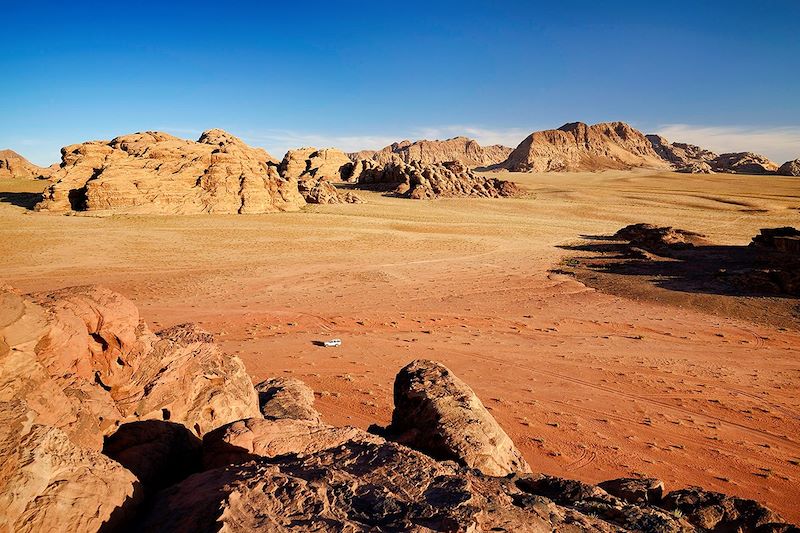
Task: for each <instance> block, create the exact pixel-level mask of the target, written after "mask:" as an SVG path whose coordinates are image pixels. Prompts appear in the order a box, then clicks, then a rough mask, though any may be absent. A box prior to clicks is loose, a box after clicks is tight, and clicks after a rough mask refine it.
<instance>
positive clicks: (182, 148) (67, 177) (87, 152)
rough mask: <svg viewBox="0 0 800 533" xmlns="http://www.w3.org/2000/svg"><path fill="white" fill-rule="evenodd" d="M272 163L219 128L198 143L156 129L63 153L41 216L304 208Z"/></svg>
mask: <svg viewBox="0 0 800 533" xmlns="http://www.w3.org/2000/svg"><path fill="white" fill-rule="evenodd" d="M276 164H277V161H276V160H275V159H274V158H273V157H272V156H271V155H269V154H268V153H267V152H266V151H264V150H262V149H260V148H252V147H250V146H248V145H246V144H245V143H244V142H242V141H241V140H240V139H238V138H236V137H234V136H233V135H230V134H228V133H226V132H224V131H222V130H209V131H206V132H205V133H203V134H202V135H201V136H200V138H199V139H198V140H197V142H193V141H187V140H184V139H179V138H177V137H173V136H172V135H169V134H166V133H161V132H145V133H134V134H132V135H123V136H121V137H117V138H115V139H113V140H111V141H90V142H85V143H82V144H75V145H71V146H67V147H65V148H62V150H61V166H60V168H59V169H58V170H57V171H55V172H54V173H53V174H52V176H51V180H53V181H54V183H53V184H52V185H51V186H50V187H49V189H48V190H47V191H46V192H45V195H44V200H43V201H42V202H40V203H39V204H38V205H37V206H36V209H37V210H39V211H55V212H64V211H106V212H115V213H167V214H190V213H269V212H275V211H292V210H297V209H299V208H300V207H301V206H302V205H304V204H305V201H304V200H303V198H302V196H300V193H299V192H298V190H297V183H296V181H293V180H291V179H284V178H282V177H281V176H280V175H279V174H278V169H277V166H276Z"/></svg>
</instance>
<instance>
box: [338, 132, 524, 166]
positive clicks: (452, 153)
mask: <svg viewBox="0 0 800 533" xmlns="http://www.w3.org/2000/svg"><path fill="white" fill-rule="evenodd" d="M511 151H512V149H511V148H509V147H508V146H502V145H499V144H494V145H491V146H481V145H480V144H479V143H478V141H476V140H474V139H469V138H467V137H453V138H452V139H446V140H444V141H439V140H434V141H429V140H420V141H414V142H412V141H408V140H405V141H400V142H396V143H392V144H391V145H389V146H386V147H385V148H383V149H381V150H362V151H360V152H354V153H351V154H348V155H349V156H350V158H351V159H353V161H357V160H359V159H372V160H374V161H376V162H378V163H379V164H386V163H391V162H403V163H410V162H412V161H419V162H420V163H424V164H428V165H431V164H436V163H445V162H448V161H458V162H459V163H461V164H464V165H467V166H469V167H484V166H491V165H496V164H498V163H502V162H503V161H505V160H506V158H507V157H508V155H509V154H510V153H511Z"/></svg>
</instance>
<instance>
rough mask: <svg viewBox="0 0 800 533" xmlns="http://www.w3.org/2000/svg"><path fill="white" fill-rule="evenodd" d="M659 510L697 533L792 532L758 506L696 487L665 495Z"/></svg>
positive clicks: (776, 516)
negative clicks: (676, 516) (675, 517)
mask: <svg viewBox="0 0 800 533" xmlns="http://www.w3.org/2000/svg"><path fill="white" fill-rule="evenodd" d="M661 506H662V507H663V508H664V509H666V510H668V511H671V512H673V513H675V514H678V513H680V515H681V516H683V517H685V519H686V521H687V522H689V523H690V524H692V525H693V526H694V527H695V528H697V529H698V530H700V531H786V532H789V531H796V530H797V529H796V528H793V527H792V526H789V525H788V524H785V523H783V519H782V518H781V517H780V516H779V515H778V514H777V513H774V512H772V511H770V510H769V509H767V508H766V507H764V506H763V505H761V504H760V503H758V502H756V501H753V500H745V499H742V498H735V497H731V496H727V495H725V494H722V493H719V492H711V491H707V490H703V489H701V488H699V487H689V488H687V489H681V490H676V491H673V492H670V493H669V494H667V495H666V496H665V497H664V499H663V501H662V502H661Z"/></svg>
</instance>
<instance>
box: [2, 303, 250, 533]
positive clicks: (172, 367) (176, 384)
mask: <svg viewBox="0 0 800 533" xmlns="http://www.w3.org/2000/svg"><path fill="white" fill-rule="evenodd" d="M207 335H208V334H205V333H203V332H200V331H198V330H196V329H194V328H190V327H187V326H178V327H175V328H171V329H169V330H166V331H164V332H162V333H160V334H158V335H155V334H153V333H151V332H150V331H149V330H148V329H147V327H146V326H145V325H144V323H143V322H141V321H140V319H139V314H138V311H137V310H136V308H135V307H134V306H133V304H132V303H131V302H130V301H128V300H126V299H125V298H123V297H121V296H120V295H118V294H115V293H113V292H111V291H108V290H105V289H100V288H96V287H77V288H71V289H63V290H60V291H55V292H51V293H45V294H37V295H32V296H29V297H24V296H22V295H19V294H17V293H15V292H13V291H11V290H9V289H3V290H2V291H0V390H2V391H3V393H2V396H0V413H2V414H3V416H4V417H5V418H6V419H5V420H3V423H2V424H0V443H2V444H0V454H2V458H3V465H4V466H3V468H2V469H0V487H4V489H3V490H1V491H0V493H2V498H4V499H3V500H2V501H0V503H2V510H3V512H0V515H2V516H3V517H4V519H5V520H7V522H8V523H9V524H17V525H18V526H19V527H18V529H19V530H25V528H26V527H28V526H24V525H23V524H25V523H29V524H32V526H30V527H31V528H33V530H41V529H40V528H39V526H41V527H43V528H44V529H45V530H47V529H59V530H61V529H66V530H92V529H97V528H99V526H100V525H101V524H102V523H103V522H108V521H113V520H116V519H118V517H119V516H120V515H121V514H125V512H126V508H127V506H128V505H132V504H133V503H135V502H136V500H137V498H138V494H137V487H138V484H139V481H140V480H137V478H136V477H134V475H133V474H132V473H131V472H129V471H128V470H126V469H125V468H123V467H122V466H120V465H119V463H116V462H114V461H112V460H110V459H107V458H106V457H105V456H103V455H101V454H100V451H101V450H102V449H103V439H104V437H107V436H111V435H112V434H114V433H115V431H117V428H118V427H119V426H120V425H122V424H124V423H126V422H134V421H138V420H146V419H149V420H154V421H155V420H172V421H173V422H177V423H180V424H182V425H183V426H186V428H190V430H191V431H194V432H195V433H196V434H197V435H202V434H203V433H205V432H207V431H209V430H211V429H214V428H215V427H217V426H220V425H223V424H225V423H228V422H231V421H234V420H238V419H241V418H243V417H248V416H256V415H258V404H257V397H256V394H255V391H254V390H253V388H252V385H251V383H250V380H249V377H248V376H247V374H246V373H245V371H244V365H243V364H242V363H241V361H239V360H238V359H235V358H231V357H228V356H226V355H224V354H222V352H220V351H219V349H218V348H217V347H216V346H215V345H213V344H210V343H209V342H207V341H208V340H209V339H208V337H207ZM166 457H167V458H168V457H169V454H166ZM149 459H151V460H152V459H153V458H152V457H150V458H149ZM161 466H165V465H161ZM159 468H160V467H159ZM70 526H74V527H70ZM12 529H14V528H12Z"/></svg>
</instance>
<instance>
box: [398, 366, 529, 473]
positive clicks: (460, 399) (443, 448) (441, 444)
mask: <svg viewBox="0 0 800 533" xmlns="http://www.w3.org/2000/svg"><path fill="white" fill-rule="evenodd" d="M387 433H388V434H389V435H390V436H391V437H390V438H391V439H392V440H395V441H397V442H400V443H403V444H405V445H407V446H410V447H412V448H414V449H416V450H420V451H422V452H424V453H427V454H429V455H431V456H433V457H435V458H437V459H450V460H454V461H457V462H458V463H459V464H463V465H465V466H468V467H470V468H477V469H478V470H480V471H481V472H483V473H484V474H488V475H492V476H504V475H506V474H510V473H513V472H518V473H519V472H530V471H531V468H530V466H529V465H528V463H527V462H526V461H525V459H524V458H523V457H522V454H521V453H520V452H519V450H517V448H516V446H514V443H513V442H511V439H510V438H509V437H508V435H507V434H506V432H505V431H503V428H501V427H500V426H499V425H498V424H497V422H496V421H495V420H494V418H493V417H492V415H490V414H489V411H487V410H486V408H485V407H484V406H483V403H481V401H480V400H479V399H478V397H477V396H476V395H475V393H474V392H472V389H470V388H469V386H468V385H467V384H466V383H464V382H463V381H461V380H460V379H458V378H457V377H456V376H454V375H453V373H452V372H450V370H448V369H447V368H446V367H445V366H444V365H441V364H439V363H435V362H433V361H426V360H417V361H414V362H412V363H410V364H409V365H407V366H406V367H405V368H403V369H402V370H401V371H400V373H398V374H397V377H396V378H395V382H394V412H393V413H392V424H391V426H390V427H389V428H388V429H387Z"/></svg>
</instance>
